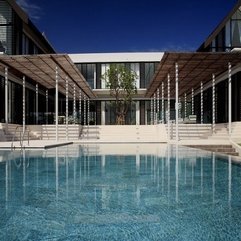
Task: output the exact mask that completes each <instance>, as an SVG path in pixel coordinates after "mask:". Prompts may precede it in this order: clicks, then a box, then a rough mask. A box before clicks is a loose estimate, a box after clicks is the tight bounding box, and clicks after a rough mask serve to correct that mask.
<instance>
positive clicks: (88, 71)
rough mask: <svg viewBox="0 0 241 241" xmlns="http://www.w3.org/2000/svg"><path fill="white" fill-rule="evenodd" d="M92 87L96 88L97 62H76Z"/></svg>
mask: <svg viewBox="0 0 241 241" xmlns="http://www.w3.org/2000/svg"><path fill="white" fill-rule="evenodd" d="M76 66H77V68H78V69H79V71H80V72H81V74H82V75H83V76H84V78H85V79H86V81H87V82H88V84H89V85H90V87H91V88H92V89H96V64H76Z"/></svg>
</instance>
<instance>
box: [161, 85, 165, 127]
mask: <svg viewBox="0 0 241 241" xmlns="http://www.w3.org/2000/svg"><path fill="white" fill-rule="evenodd" d="M164 104H165V100H164V82H162V124H164V113H165V107H164Z"/></svg>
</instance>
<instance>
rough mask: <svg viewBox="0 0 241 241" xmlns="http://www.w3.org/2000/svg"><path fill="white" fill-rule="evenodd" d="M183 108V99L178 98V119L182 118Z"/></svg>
mask: <svg viewBox="0 0 241 241" xmlns="http://www.w3.org/2000/svg"><path fill="white" fill-rule="evenodd" d="M181 106H182V100H181V97H179V98H178V119H179V118H182V112H181V111H182V109H181Z"/></svg>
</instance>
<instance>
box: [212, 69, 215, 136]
mask: <svg viewBox="0 0 241 241" xmlns="http://www.w3.org/2000/svg"><path fill="white" fill-rule="evenodd" d="M212 94H213V96H212V97H213V98H212V107H213V108H212V109H213V111H212V113H213V118H212V119H213V120H212V130H213V133H214V132H215V114H216V113H215V75H214V74H213V91H212Z"/></svg>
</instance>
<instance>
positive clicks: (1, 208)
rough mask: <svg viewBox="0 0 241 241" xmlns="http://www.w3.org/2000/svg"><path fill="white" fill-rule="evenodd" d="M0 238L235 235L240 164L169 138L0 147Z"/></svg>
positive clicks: (240, 210)
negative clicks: (175, 143) (169, 142)
mask: <svg viewBox="0 0 241 241" xmlns="http://www.w3.org/2000/svg"><path fill="white" fill-rule="evenodd" d="M0 158H1V159H0V160H1V162H0V216H1V218H0V240H8V241H9V240H240V239H241V231H240V227H241V166H240V165H238V164H232V162H231V158H225V157H220V156H217V155H215V154H213V153H209V152H204V151H199V150H195V149H190V148H184V147H179V148H177V147H175V146H168V145H145V144H142V145H92V146H91V145H89V146H87V145H86V146H78V145H72V146H66V147H60V148H54V149H49V150H44V151H23V152H17V151H15V152H9V151H5V152H3V151H1V152H0Z"/></svg>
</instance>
